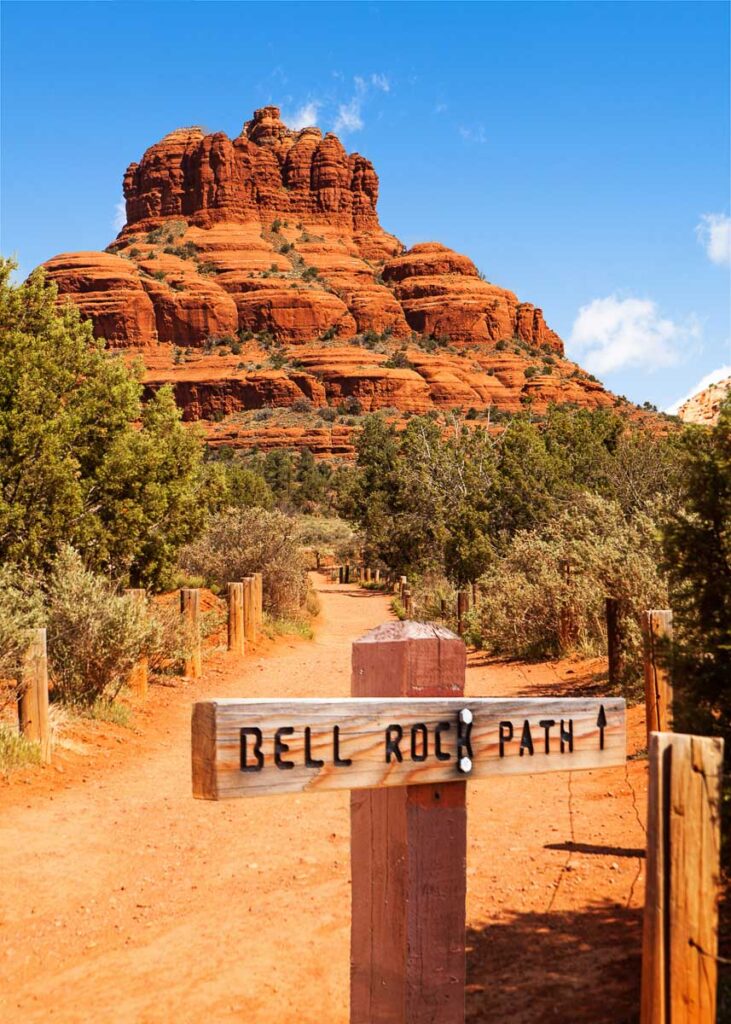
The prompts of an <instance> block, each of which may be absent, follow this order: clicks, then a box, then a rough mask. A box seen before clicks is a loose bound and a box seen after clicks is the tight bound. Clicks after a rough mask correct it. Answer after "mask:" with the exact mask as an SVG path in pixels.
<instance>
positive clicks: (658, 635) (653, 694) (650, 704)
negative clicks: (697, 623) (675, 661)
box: [642, 609, 673, 744]
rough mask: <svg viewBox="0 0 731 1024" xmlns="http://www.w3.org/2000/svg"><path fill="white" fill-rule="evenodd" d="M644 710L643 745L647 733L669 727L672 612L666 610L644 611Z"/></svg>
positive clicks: (662, 730) (648, 736) (671, 688)
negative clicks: (645, 711) (644, 729)
mask: <svg viewBox="0 0 731 1024" xmlns="http://www.w3.org/2000/svg"><path fill="white" fill-rule="evenodd" d="M642 631H643V634H644V640H645V707H646V709H647V713H646V719H647V742H648V744H649V742H650V733H651V732H667V731H668V730H670V729H671V728H672V707H673V687H672V680H671V675H670V658H671V645H672V641H673V613H672V612H671V611H670V610H669V609H661V610H657V611H649V612H645V614H644V616H643V621H642Z"/></svg>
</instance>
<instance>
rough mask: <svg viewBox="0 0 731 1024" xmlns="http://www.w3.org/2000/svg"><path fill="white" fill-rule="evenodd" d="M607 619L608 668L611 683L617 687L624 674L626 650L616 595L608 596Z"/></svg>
mask: <svg viewBox="0 0 731 1024" xmlns="http://www.w3.org/2000/svg"><path fill="white" fill-rule="evenodd" d="M605 610H606V619H607V670H608V674H609V685H610V686H612V687H617V686H619V685H620V683H621V681H622V676H623V674H624V650H623V646H622V630H621V624H620V615H619V601H618V600H617V598H616V597H608V598H607V599H606V601H605Z"/></svg>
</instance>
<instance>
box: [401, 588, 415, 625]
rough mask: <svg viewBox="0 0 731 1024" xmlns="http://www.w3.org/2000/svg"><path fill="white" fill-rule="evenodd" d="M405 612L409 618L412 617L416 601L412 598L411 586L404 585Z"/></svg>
mask: <svg viewBox="0 0 731 1024" xmlns="http://www.w3.org/2000/svg"><path fill="white" fill-rule="evenodd" d="M403 605H404V613H405V615H406V618H407V619H410V618H411V616H412V615H413V612H414V603H413V600H412V598H411V590H410V588H409V587H404V600H403Z"/></svg>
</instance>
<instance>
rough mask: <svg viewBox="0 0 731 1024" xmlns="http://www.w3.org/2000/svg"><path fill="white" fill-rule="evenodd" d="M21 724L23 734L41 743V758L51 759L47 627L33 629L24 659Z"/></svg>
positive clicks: (20, 700)
mask: <svg viewBox="0 0 731 1024" xmlns="http://www.w3.org/2000/svg"><path fill="white" fill-rule="evenodd" d="M18 724H19V726H20V731H21V733H22V734H23V736H25V737H27V739H29V740H37V741H38V742H39V743H40V745H41V760H42V761H43V763H44V764H50V762H51V726H50V722H49V719H48V657H47V654H46V630H45V629H34V630H32V631H31V641H30V644H29V645H28V649H27V651H26V654H25V658H24V660H23V672H22V676H21V691H20V699H19V701H18Z"/></svg>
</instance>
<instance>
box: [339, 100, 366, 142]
mask: <svg viewBox="0 0 731 1024" xmlns="http://www.w3.org/2000/svg"><path fill="white" fill-rule="evenodd" d="M362 127H363V118H362V117H361V100H360V97H359V96H354V97H353V98H352V100H350V101H349V102H348V103H341V104H340V105H339V107H338V116H337V117H336V118H335V124H334V126H333V130H334V131H335V132H336V133H337V132H339V133H340V134H343V135H344V134H346V133H347V132H358V131H360V129H361V128H362Z"/></svg>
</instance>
